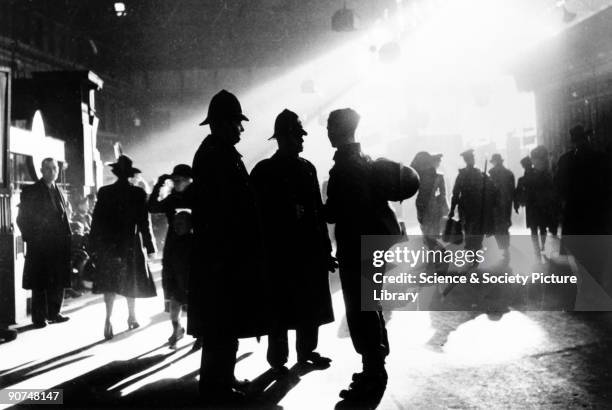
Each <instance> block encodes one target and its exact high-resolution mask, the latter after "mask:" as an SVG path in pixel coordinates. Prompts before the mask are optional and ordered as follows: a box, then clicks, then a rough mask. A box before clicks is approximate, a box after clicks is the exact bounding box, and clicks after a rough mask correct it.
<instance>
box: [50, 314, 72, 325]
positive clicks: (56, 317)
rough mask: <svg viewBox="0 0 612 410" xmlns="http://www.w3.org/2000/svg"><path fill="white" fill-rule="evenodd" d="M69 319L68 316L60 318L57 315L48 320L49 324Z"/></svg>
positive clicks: (60, 316)
mask: <svg viewBox="0 0 612 410" xmlns="http://www.w3.org/2000/svg"><path fill="white" fill-rule="evenodd" d="M69 320H70V318H69V317H68V316H62V315H60V314H59V313H58V314H57V316H55V317H54V318H53V319H49V323H62V322H67V321H69Z"/></svg>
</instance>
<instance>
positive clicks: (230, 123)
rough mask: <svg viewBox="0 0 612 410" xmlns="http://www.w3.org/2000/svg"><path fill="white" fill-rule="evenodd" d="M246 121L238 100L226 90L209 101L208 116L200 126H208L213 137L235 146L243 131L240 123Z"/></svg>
mask: <svg viewBox="0 0 612 410" xmlns="http://www.w3.org/2000/svg"><path fill="white" fill-rule="evenodd" d="M248 120H249V119H248V118H247V117H246V116H245V115H244V114H243V113H242V106H241V105H240V101H238V98H236V96H235V95H234V94H232V93H230V92H228V91H226V90H221V91H219V92H218V93H217V94H215V95H214V96H213V98H212V99H211V100H210V104H209V105H208V115H207V116H206V119H205V120H204V121H202V122H201V123H200V125H209V126H210V131H211V133H212V134H213V135H220V136H222V137H223V138H225V140H226V141H227V142H228V143H229V144H232V145H236V144H237V143H238V142H239V141H240V134H241V133H242V132H243V131H244V128H243V127H242V121H248Z"/></svg>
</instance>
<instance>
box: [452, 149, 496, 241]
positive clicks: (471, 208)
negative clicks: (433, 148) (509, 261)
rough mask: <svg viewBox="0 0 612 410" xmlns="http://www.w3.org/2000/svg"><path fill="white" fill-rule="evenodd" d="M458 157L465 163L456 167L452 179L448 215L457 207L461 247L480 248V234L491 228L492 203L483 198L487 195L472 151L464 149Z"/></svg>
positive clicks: (484, 177)
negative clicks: (462, 235) (461, 238)
mask: <svg viewBox="0 0 612 410" xmlns="http://www.w3.org/2000/svg"><path fill="white" fill-rule="evenodd" d="M461 156H462V157H463V160H464V161H465V165H466V166H465V168H461V169H460V170H459V175H458V176H457V179H456V180H455V185H454V186H453V197H452V200H451V210H450V214H449V216H450V217H452V216H453V215H454V214H455V208H456V207H459V219H460V220H461V224H462V225H463V231H464V233H465V236H466V237H465V248H466V249H468V250H474V251H476V250H479V249H480V248H482V241H483V239H484V234H485V233H489V232H491V231H492V230H493V227H492V222H493V220H492V212H491V211H492V205H493V204H492V202H491V201H488V200H487V199H488V198H490V196H491V195H490V187H488V186H487V185H488V184H487V177H486V175H485V174H484V173H483V172H482V171H480V169H478V168H476V167H475V166H474V165H475V159H474V150H473V149H469V150H467V151H464V152H462V153H461ZM487 190H488V191H487ZM487 193H489V195H487Z"/></svg>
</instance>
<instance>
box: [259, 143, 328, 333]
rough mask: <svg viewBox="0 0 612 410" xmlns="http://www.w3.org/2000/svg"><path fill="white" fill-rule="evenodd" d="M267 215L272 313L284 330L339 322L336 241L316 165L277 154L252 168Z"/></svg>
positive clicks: (264, 219) (264, 216)
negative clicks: (333, 270)
mask: <svg viewBox="0 0 612 410" xmlns="http://www.w3.org/2000/svg"><path fill="white" fill-rule="evenodd" d="M251 181H252V184H253V187H254V189H255V192H256V194H257V200H258V206H259V210H260V213H261V218H262V226H263V232H264V244H265V255H266V274H267V275H268V276H269V280H268V282H269V283H270V286H269V296H268V300H269V302H271V303H270V312H271V314H272V318H273V319H274V324H273V325H274V326H276V327H279V328H282V329H296V328H300V327H311V326H320V325H322V324H325V323H330V322H332V321H333V320H334V315H333V310H332V301H331V295H330V291H329V277H328V276H329V273H328V269H327V268H328V266H329V262H330V259H331V251H332V247H331V242H330V240H329V235H328V230H327V224H326V223H325V220H324V216H323V204H322V201H321V192H320V188H319V181H318V179H317V173H316V170H315V167H314V166H313V165H312V164H311V163H310V162H308V161H307V160H305V159H303V158H299V157H286V156H282V155H281V154H279V153H278V152H277V153H276V154H274V155H273V156H272V157H271V158H269V159H265V160H263V161H261V162H259V163H258V164H257V165H256V166H255V168H254V169H253V171H252V172H251Z"/></svg>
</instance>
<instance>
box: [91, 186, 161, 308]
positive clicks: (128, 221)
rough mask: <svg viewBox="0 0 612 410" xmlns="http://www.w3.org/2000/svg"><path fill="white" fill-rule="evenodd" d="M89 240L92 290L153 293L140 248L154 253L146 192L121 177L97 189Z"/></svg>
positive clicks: (135, 294) (139, 295)
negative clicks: (92, 269)
mask: <svg viewBox="0 0 612 410" xmlns="http://www.w3.org/2000/svg"><path fill="white" fill-rule="evenodd" d="M89 240H90V244H91V247H92V250H93V252H94V254H95V263H96V273H95V277H94V288H93V290H94V292H95V293H117V294H120V295H123V296H126V297H135V298H144V297H153V296H156V294H157V292H156V290H155V284H154V282H153V277H152V275H151V271H150V269H149V265H148V263H147V259H146V255H145V254H144V251H143V247H144V248H146V251H147V253H155V243H154V240H153V233H152V232H151V220H150V218H149V213H148V211H147V194H146V192H145V191H144V190H143V189H142V188H139V187H136V186H133V185H131V184H129V182H127V181H124V180H118V181H117V182H115V183H114V184H111V185H107V186H103V187H102V188H100V190H99V191H98V202H97V203H96V207H95V209H94V213H93V218H92V222H91V232H90V234H89Z"/></svg>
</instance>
